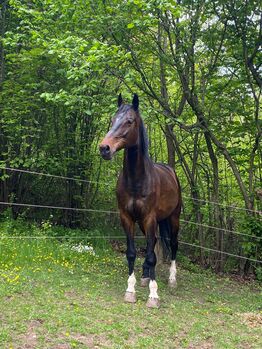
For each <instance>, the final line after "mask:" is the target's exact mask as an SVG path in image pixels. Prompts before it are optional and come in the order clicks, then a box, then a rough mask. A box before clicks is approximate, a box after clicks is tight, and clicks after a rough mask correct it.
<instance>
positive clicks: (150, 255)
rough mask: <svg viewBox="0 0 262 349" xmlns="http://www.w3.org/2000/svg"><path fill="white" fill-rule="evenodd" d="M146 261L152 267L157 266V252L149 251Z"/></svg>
mask: <svg viewBox="0 0 262 349" xmlns="http://www.w3.org/2000/svg"><path fill="white" fill-rule="evenodd" d="M146 263H147V265H148V267H149V268H150V267H151V268H152V267H155V265H156V254H155V252H151V253H148V254H147V256H146Z"/></svg>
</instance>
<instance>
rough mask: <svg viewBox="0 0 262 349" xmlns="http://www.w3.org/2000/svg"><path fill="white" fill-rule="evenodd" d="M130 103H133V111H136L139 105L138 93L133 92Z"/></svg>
mask: <svg viewBox="0 0 262 349" xmlns="http://www.w3.org/2000/svg"><path fill="white" fill-rule="evenodd" d="M132 105H133V108H134V109H135V111H137V110H138V107H139V99H138V95H137V94H136V93H135V94H134V97H133V101H132Z"/></svg>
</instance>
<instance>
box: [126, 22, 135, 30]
mask: <svg viewBox="0 0 262 349" xmlns="http://www.w3.org/2000/svg"><path fill="white" fill-rule="evenodd" d="M134 26H135V23H128V25H127V28H128V29H132V28H134Z"/></svg>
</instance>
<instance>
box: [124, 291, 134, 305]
mask: <svg viewBox="0 0 262 349" xmlns="http://www.w3.org/2000/svg"><path fill="white" fill-rule="evenodd" d="M125 302H126V303H135V302H136V294H135V292H126V293H125Z"/></svg>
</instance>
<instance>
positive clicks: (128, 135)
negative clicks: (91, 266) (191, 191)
mask: <svg viewBox="0 0 262 349" xmlns="http://www.w3.org/2000/svg"><path fill="white" fill-rule="evenodd" d="M138 106H139V100H138V96H137V95H136V94H135V95H134V98H133V101H132V105H125V104H123V101H122V96H121V94H120V95H119V97H118V111H117V113H116V115H115V117H114V118H113V120H112V127H111V129H110V131H109V132H108V133H107V135H106V136H105V138H104V139H103V141H102V142H101V144H100V153H101V155H102V157H103V159H105V160H110V159H111V158H112V157H113V155H114V154H115V152H117V151H118V150H120V149H125V152H124V164H123V171H122V173H121V174H120V176H119V178H118V183H117V200H118V207H119V212H120V219H121V223H122V226H123V228H124V230H125V233H126V236H127V251H126V256H127V260H128V267H129V278H128V287H127V290H126V293H125V300H126V301H127V302H130V303H134V302H136V295H135V283H136V278H135V275H134V263H135V259H136V249H135V243H134V226H135V223H136V222H137V223H138V225H139V227H140V229H141V230H142V232H143V233H144V234H145V236H146V240H147V248H146V257H145V262H144V264H143V274H142V278H141V285H142V286H146V285H147V284H148V282H149V290H150V294H149V299H148V302H147V306H148V307H158V306H159V297H158V294H157V283H156V280H155V266H156V254H155V252H154V248H155V245H156V241H157V234H158V226H159V231H160V236H161V240H162V243H163V247H165V248H168V250H169V251H170V252H171V267H170V275H169V284H170V286H175V283H176V262H175V261H176V253H177V248H178V240H177V236H178V230H179V216H180V211H181V203H182V200H181V190H180V185H179V181H178V179H177V176H176V174H175V172H174V170H173V169H172V168H171V167H169V166H167V165H163V164H155V163H153V162H152V160H151V159H150V158H149V155H148V139H147V135H146V131H145V127H144V124H143V121H142V119H141V117H140V115H139V111H138Z"/></svg>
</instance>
